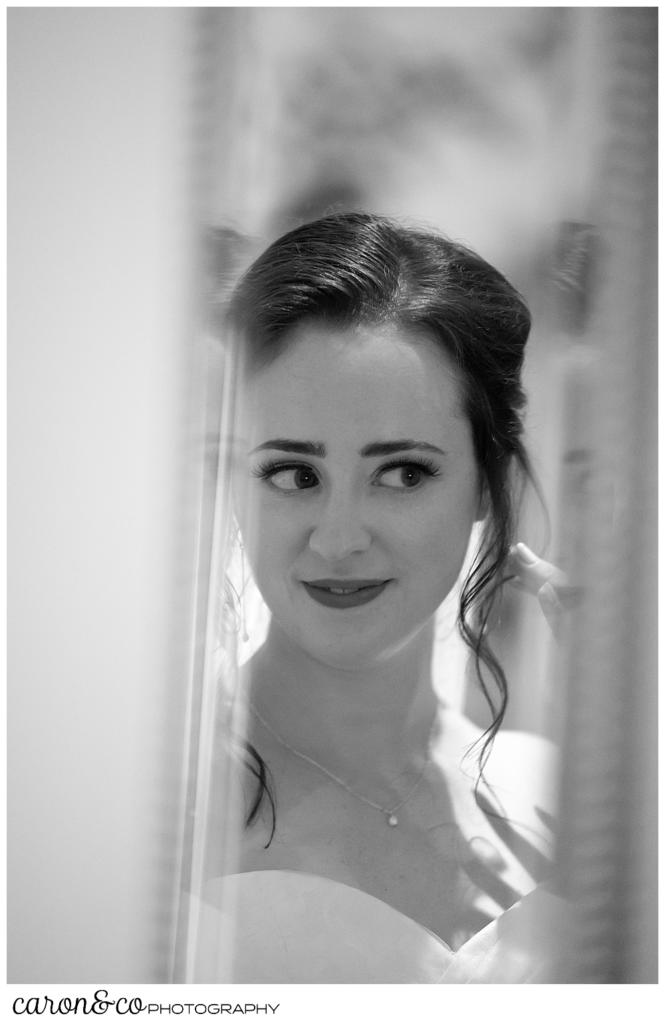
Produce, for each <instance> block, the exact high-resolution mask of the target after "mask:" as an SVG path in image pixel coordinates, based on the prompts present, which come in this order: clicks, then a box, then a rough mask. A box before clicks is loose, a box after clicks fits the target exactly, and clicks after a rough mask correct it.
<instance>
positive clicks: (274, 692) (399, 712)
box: [249, 623, 438, 792]
mask: <svg viewBox="0 0 665 1024" xmlns="http://www.w3.org/2000/svg"><path fill="white" fill-rule="evenodd" d="M433 628H434V627H433V623H432V624H431V625H429V626H427V627H426V628H424V629H423V630H422V631H421V632H420V633H419V634H418V635H417V636H416V637H415V638H413V639H412V640H411V641H410V642H409V643H408V644H407V645H406V646H405V647H404V648H402V649H401V650H400V651H398V652H397V653H395V654H394V655H393V656H392V657H391V658H390V659H389V660H386V661H383V662H381V663H380V664H372V665H369V666H363V667H362V668H348V669H347V668H336V667H333V666H330V665H327V664H323V663H321V662H319V661H317V660H315V659H314V658H312V657H310V656H309V655H308V654H306V653H305V652H304V651H303V650H302V648H300V647H297V646H296V645H294V644H293V643H292V642H291V641H290V640H289V639H288V637H286V636H285V635H284V634H283V633H282V632H281V630H280V629H279V628H278V627H276V626H275V625H274V624H273V625H271V629H270V631H269V634H268V638H267V640H266V643H265V644H264V646H263V647H262V648H261V650H260V651H259V652H258V654H257V655H256V656H255V658H254V659H252V662H251V664H250V679H249V686H250V694H251V701H252V704H253V705H254V707H255V708H256V710H257V711H258V712H259V714H260V716H261V717H262V718H263V719H264V720H265V722H266V723H268V725H269V726H270V728H271V729H272V730H273V731H274V733H275V734H277V736H278V737H279V738H280V740H281V741H282V742H283V744H284V745H285V746H287V747H289V748H291V749H292V750H294V751H298V752H299V753H300V754H304V755H306V756H308V757H310V758H313V759H314V760H315V761H316V762H317V763H318V764H320V765H322V766H324V767H325V768H326V769H328V770H329V771H331V772H334V773H335V774H336V775H339V776H340V777H341V778H343V779H344V780H345V781H346V782H347V783H348V784H349V785H354V784H356V783H358V784H362V785H364V787H365V788H367V786H368V785H373V786H375V787H376V791H377V792H378V791H380V790H381V788H382V787H383V788H385V790H386V791H387V790H388V787H390V786H392V785H394V783H395V782H396V781H397V782H403V781H404V779H405V777H406V776H407V775H409V774H410V775H412V774H413V773H414V772H418V771H420V770H422V768H423V764H424V760H425V758H426V757H427V755H428V746H429V741H430V738H431V733H432V724H433V721H434V716H435V712H436V708H437V703H438V702H437V698H436V696H435V694H434V692H433V690H432V682H431V664H430V663H431V652H432V642H433Z"/></svg>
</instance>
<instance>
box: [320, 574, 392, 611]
mask: <svg viewBox="0 0 665 1024" xmlns="http://www.w3.org/2000/svg"><path fill="white" fill-rule="evenodd" d="M390 582H391V581H390V580H312V581H311V582H306V581H305V580H303V581H302V583H303V586H304V588H305V590H306V591H307V593H308V594H309V596H310V597H311V598H313V600H314V601H316V602H317V603H318V604H322V605H325V606H326V607H327V608H355V607H356V606H358V605H362V604H368V603H369V602H370V601H373V600H374V599H375V598H377V597H379V595H380V594H382V593H383V591H384V590H385V589H386V587H387V586H388V584H389V583H390Z"/></svg>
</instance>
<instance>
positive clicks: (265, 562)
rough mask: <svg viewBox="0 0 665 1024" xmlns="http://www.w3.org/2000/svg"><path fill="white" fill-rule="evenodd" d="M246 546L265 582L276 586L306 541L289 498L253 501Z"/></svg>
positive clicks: (246, 522) (247, 519)
mask: <svg viewBox="0 0 665 1024" xmlns="http://www.w3.org/2000/svg"><path fill="white" fill-rule="evenodd" d="M244 524H245V532H244V534H243V536H244V537H245V549H246V552H247V557H248V560H249V563H250V565H251V567H252V571H253V573H254V575H255V577H256V579H257V582H259V583H260V584H261V585H266V586H270V585H271V584H272V585H273V586H274V585H275V583H276V582H277V581H278V579H279V578H281V577H283V575H284V572H285V570H286V569H288V566H289V565H290V564H291V563H292V561H293V559H294V557H295V555H296V554H297V551H298V548H299V544H301V543H302V529H301V527H300V526H299V525H298V517H297V516H295V515H294V514H293V509H289V507H288V502H277V503H276V502H273V501H270V500H269V499H268V500H264V501H262V502H253V503H252V508H251V512H250V513H249V514H247V515H246V516H245V518H244Z"/></svg>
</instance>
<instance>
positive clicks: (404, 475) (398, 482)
mask: <svg viewBox="0 0 665 1024" xmlns="http://www.w3.org/2000/svg"><path fill="white" fill-rule="evenodd" d="M425 476H432V473H431V472H430V471H428V470H427V469H426V468H425V467H424V466H419V465H418V464H417V463H409V464H408V465H407V464H405V465H403V466H393V467H390V468H388V469H386V470H383V471H382V472H380V473H379V483H380V485H381V487H392V488H394V489H395V490H401V491H403V490H408V489H409V488H411V487H417V486H418V485H419V484H420V483H422V480H423V477H425Z"/></svg>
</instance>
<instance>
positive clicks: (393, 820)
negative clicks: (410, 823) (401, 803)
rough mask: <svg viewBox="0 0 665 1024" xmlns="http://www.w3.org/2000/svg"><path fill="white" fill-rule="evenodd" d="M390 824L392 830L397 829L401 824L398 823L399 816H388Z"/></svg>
mask: <svg viewBox="0 0 665 1024" xmlns="http://www.w3.org/2000/svg"><path fill="white" fill-rule="evenodd" d="M388 824H389V825H390V827H391V828H395V825H397V824H399V822H398V821H397V815H396V814H389V815H388Z"/></svg>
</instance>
